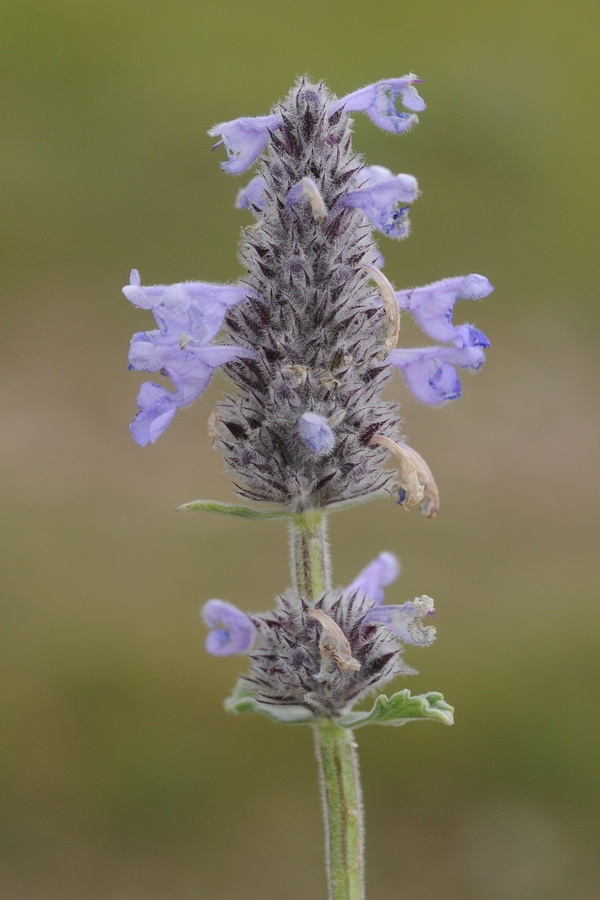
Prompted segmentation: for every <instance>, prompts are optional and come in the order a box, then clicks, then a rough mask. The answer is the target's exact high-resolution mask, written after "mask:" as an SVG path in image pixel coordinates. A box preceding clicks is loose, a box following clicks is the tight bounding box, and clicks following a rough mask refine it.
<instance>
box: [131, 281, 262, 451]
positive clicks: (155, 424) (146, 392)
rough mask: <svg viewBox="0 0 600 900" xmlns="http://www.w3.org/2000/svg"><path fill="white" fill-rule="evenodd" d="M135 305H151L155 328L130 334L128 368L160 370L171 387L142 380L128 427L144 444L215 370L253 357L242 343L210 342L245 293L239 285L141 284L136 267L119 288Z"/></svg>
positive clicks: (196, 393) (156, 435) (198, 391)
mask: <svg viewBox="0 0 600 900" xmlns="http://www.w3.org/2000/svg"><path fill="white" fill-rule="evenodd" d="M123 293H124V294H125V296H126V297H127V298H128V299H129V300H130V301H131V302H132V303H134V304H135V305H136V306H140V307H142V308H143V309H151V310H152V312H153V314H154V318H155V320H156V323H157V325H158V326H159V327H158V329H156V330H153V331H140V332H138V333H137V334H134V336H133V338H132V340H131V345H130V348H129V368H130V369H135V370H137V371H144V372H161V374H162V375H165V376H167V377H168V378H170V379H171V381H172V382H173V385H174V387H175V391H174V392H173V393H172V392H171V391H168V390H167V389H166V388H164V387H161V386H160V385H158V384H154V383H153V382H146V383H145V384H143V385H142V387H141V389H140V393H139V394H138V398H137V402H138V406H139V409H140V411H139V413H138V414H137V416H136V417H135V419H134V420H133V422H132V423H131V426H130V430H131V434H132V436H133V438H134V440H135V441H137V443H138V444H140V445H141V446H142V447H145V446H146V444H148V443H154V441H156V440H157V438H159V437H160V435H161V434H162V433H163V431H164V430H165V429H166V428H167V427H168V426H169V424H170V423H171V422H172V420H173V416H174V415H175V411H176V410H177V409H179V407H181V406H187V405H188V404H190V403H193V402H194V400H196V399H197V398H198V397H199V396H200V394H201V393H202V392H203V391H204V390H205V388H206V386H207V385H208V382H209V381H210V377H211V375H212V372H213V369H215V368H216V367H217V366H221V365H224V364H225V363H228V362H231V361H232V360H233V359H238V358H241V357H246V358H248V357H254V356H255V355H256V354H255V352H254V351H253V350H248V349H246V348H245V347H234V346H226V345H212V344H209V341H210V340H211V338H213V337H214V336H215V334H216V333H217V332H218V330H219V328H220V327H221V325H222V323H223V318H224V316H225V313H226V312H227V309H228V308H229V307H230V306H232V305H233V304H235V303H239V302H240V301H241V300H245V299H247V298H248V293H247V291H246V290H244V289H243V288H239V287H235V286H230V285H218V284H205V283H202V282H193V281H192V282H185V283H181V284H172V285H167V286H164V285H155V286H151V287H142V286H141V285H140V278H139V274H138V272H137V271H136V270H135V269H134V270H133V271H132V273H131V283H130V284H129V285H127V286H126V287H125V288H123Z"/></svg>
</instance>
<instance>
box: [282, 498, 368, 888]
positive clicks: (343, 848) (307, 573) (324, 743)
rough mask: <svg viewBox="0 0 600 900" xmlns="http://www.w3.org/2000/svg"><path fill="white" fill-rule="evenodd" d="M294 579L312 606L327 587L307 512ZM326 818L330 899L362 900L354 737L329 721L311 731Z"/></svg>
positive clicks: (327, 565)
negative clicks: (314, 744)
mask: <svg viewBox="0 0 600 900" xmlns="http://www.w3.org/2000/svg"><path fill="white" fill-rule="evenodd" d="M290 551H291V558H292V580H293V583H294V587H295V589H296V591H297V593H298V595H299V596H300V597H302V598H303V599H304V600H305V601H306V602H307V603H309V604H315V603H316V602H317V601H318V600H319V599H320V598H321V597H322V595H323V594H324V593H325V591H327V590H329V589H330V588H331V562H330V559H329V546H328V544H327V530H326V520H325V514H324V513H323V512H321V511H319V510H311V511H309V512H306V513H302V514H300V515H296V516H294V519H293V521H292V522H291V523H290ZM314 732H315V742H316V749H317V759H318V762H319V773H320V781H321V797H322V801H323V816H324V819H325V856H326V864H327V878H328V882H329V900H364V876H363V871H364V861H363V860H364V826H363V808H362V793H361V788H360V777H359V772H358V757H357V755H356V744H355V743H354V735H353V732H352V731H351V730H350V729H347V728H342V727H341V726H340V725H337V724H336V722H334V721H332V720H331V719H321V720H320V721H319V722H318V723H317V724H316V725H315V726H314Z"/></svg>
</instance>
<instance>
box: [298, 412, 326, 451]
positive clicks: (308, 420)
mask: <svg viewBox="0 0 600 900" xmlns="http://www.w3.org/2000/svg"><path fill="white" fill-rule="evenodd" d="M298 434H299V435H300V437H301V438H302V440H303V441H304V443H305V444H306V445H307V446H308V447H310V449H311V450H313V451H314V452H315V453H317V454H318V455H321V454H322V453H329V452H330V451H331V449H332V448H333V445H334V443H335V437H334V434H333V431H332V430H331V428H330V427H329V425H328V424H327V421H326V420H325V419H324V418H323V417H322V416H318V415H317V414H316V413H312V412H305V413H304V414H303V415H302V416H300V421H299V422H298Z"/></svg>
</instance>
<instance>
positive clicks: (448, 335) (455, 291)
mask: <svg viewBox="0 0 600 900" xmlns="http://www.w3.org/2000/svg"><path fill="white" fill-rule="evenodd" d="M493 290H494V288H493V287H492V285H491V284H490V283H489V281H488V280H487V278H484V276H483V275H460V276H458V277H457V278H444V279H443V280H442V281H435V282H434V283H433V284H426V285H425V286H424V287H418V288H411V289H410V290H407V291H397V293H396V297H397V299H398V306H399V307H400V309H407V310H409V311H410V312H411V313H412V315H413V316H414V318H415V320H416V322H417V324H418V325H419V326H420V327H421V328H422V329H423V331H424V332H425V333H426V334H428V335H429V336H430V337H432V338H435V340H437V341H451V342H452V343H453V344H454V345H455V346H456V347H489V346H490V342H489V341H488V339H487V337H486V336H485V334H484V333H483V332H482V331H479V329H478V328H474V327H473V325H453V324H452V311H453V309H454V304H455V303H456V301H457V300H459V299H460V298H463V299H464V300H481V299H482V298H483V297H487V296H488V294H491V293H492V291H493Z"/></svg>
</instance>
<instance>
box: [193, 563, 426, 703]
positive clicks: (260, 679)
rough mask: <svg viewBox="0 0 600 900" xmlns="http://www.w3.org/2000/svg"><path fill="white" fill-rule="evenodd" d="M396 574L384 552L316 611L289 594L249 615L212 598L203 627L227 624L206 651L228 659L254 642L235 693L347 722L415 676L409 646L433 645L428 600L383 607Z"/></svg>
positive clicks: (215, 633)
mask: <svg viewBox="0 0 600 900" xmlns="http://www.w3.org/2000/svg"><path fill="white" fill-rule="evenodd" d="M398 573H399V565H398V562H397V560H396V558H395V557H394V556H393V555H392V554H391V553H381V554H380V555H379V556H378V557H377V559H375V560H373V562H372V563H371V564H370V565H369V566H367V567H366V568H365V569H363V571H362V572H361V573H360V574H359V575H358V577H357V578H356V579H355V581H354V582H353V583H352V584H351V585H350V586H349V587H348V588H346V589H345V590H337V591H329V592H327V593H326V594H325V595H324V596H323V597H322V598H321V599H320V600H319V601H318V602H317V603H316V604H314V605H308V604H307V603H305V602H304V601H302V600H301V601H300V603H298V601H297V599H296V598H294V597H293V596H287V595H286V596H283V597H281V598H279V601H278V605H277V608H276V609H275V610H271V611H270V612H268V613H261V614H258V615H249V616H246V615H245V614H244V613H241V612H240V611H239V610H237V609H236V608H235V607H231V606H230V604H224V603H222V601H217V600H210V601H209V602H208V603H207V604H206V606H205V608H204V616H205V619H206V621H207V624H208V625H209V626H210V625H213V624H215V622H216V620H217V619H221V620H222V619H227V617H230V618H229V621H230V622H231V624H230V626H228V627H227V628H225V629H224V631H223V632H218V631H211V632H209V636H208V640H207V649H208V651H209V653H213V654H214V655H225V654H228V653H235V652H244V651H243V650H242V649H241V648H242V647H244V646H245V645H247V646H248V647H250V645H251V644H252V642H254V643H253V646H252V649H251V650H250V653H249V656H250V663H251V665H250V671H249V673H248V674H247V675H245V676H243V677H242V679H241V680H240V682H239V685H238V689H237V690H238V691H241V692H243V693H244V694H247V695H252V696H253V697H254V698H255V699H256V700H257V701H258V702H259V703H260V704H264V705H267V706H277V707H279V708H281V707H284V708H285V707H286V706H287V707H295V708H298V707H302V708H304V709H305V710H306V711H307V714H308V715H313V716H316V717H318V716H322V715H328V716H331V717H333V718H336V717H339V716H344V715H345V714H347V713H348V712H349V710H350V709H351V708H352V706H353V705H354V704H355V703H356V702H358V701H360V700H361V699H363V698H364V697H365V696H367V695H368V694H369V693H371V692H372V691H373V690H375V689H378V688H381V687H382V686H383V685H385V684H387V683H388V682H389V681H391V680H392V679H394V678H395V677H396V676H398V675H411V674H414V673H415V670H414V669H412V668H411V667H410V666H409V665H407V663H406V662H405V661H404V656H403V648H404V647H405V646H406V645H414V646H421V647H423V646H428V645H429V644H431V643H432V642H433V641H434V639H435V628H434V627H433V625H432V624H431V619H432V617H433V614H434V606H433V601H432V600H431V598H430V597H427V596H422V597H417V598H416V599H415V600H411V601H409V602H407V603H404V604H401V605H400V606H393V605H385V604H384V596H383V588H384V587H385V586H387V585H389V584H391V583H392V582H393V581H394V580H395V578H396V577H397V575H398ZM219 604H220V605H219ZM236 629H237V630H238V631H239V632H241V636H238V634H236V633H235V631H236ZM250 629H251V630H250ZM232 632H234V634H233V635H232Z"/></svg>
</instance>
